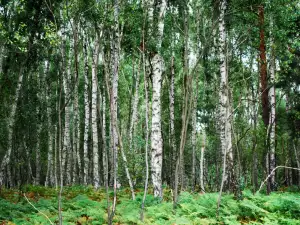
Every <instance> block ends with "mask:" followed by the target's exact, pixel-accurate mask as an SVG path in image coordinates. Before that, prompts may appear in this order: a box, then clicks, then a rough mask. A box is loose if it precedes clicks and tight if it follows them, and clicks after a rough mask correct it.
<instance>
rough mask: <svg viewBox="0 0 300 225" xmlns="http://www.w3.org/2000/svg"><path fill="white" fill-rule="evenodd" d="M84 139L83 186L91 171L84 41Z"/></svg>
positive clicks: (86, 66)
mask: <svg viewBox="0 0 300 225" xmlns="http://www.w3.org/2000/svg"><path fill="white" fill-rule="evenodd" d="M83 54H84V116H85V117H84V137H83V140H84V141H83V161H84V164H83V166H84V167H83V184H84V185H87V184H88V171H89V154H88V149H89V146H88V139H89V128H90V102H89V75H88V72H89V65H88V52H87V40H86V39H85V41H84V48H83Z"/></svg>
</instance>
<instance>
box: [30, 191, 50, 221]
mask: <svg viewBox="0 0 300 225" xmlns="http://www.w3.org/2000/svg"><path fill="white" fill-rule="evenodd" d="M24 197H25V199H26V201H27V202H28V203H29V204H30V205H31V206H32V207H33V208H34V209H35V210H36V211H38V212H39V213H41V214H42V215H43V216H44V217H46V218H47V219H48V220H49V223H50V224H52V225H54V223H52V221H51V220H50V219H49V217H48V216H47V215H46V214H45V213H43V212H42V211H40V210H38V209H37V208H36V207H35V206H34V205H33V204H32V203H31V202H30V201H29V200H28V198H27V197H26V194H25V193H24Z"/></svg>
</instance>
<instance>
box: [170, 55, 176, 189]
mask: <svg viewBox="0 0 300 225" xmlns="http://www.w3.org/2000/svg"><path fill="white" fill-rule="evenodd" d="M173 54H174V52H173ZM174 99H175V69H174V55H172V58H171V77H170V92H169V101H170V103H169V110H170V143H171V148H172V149H171V156H172V158H171V165H170V168H171V173H172V175H171V177H174V176H173V173H174V172H173V171H174V170H175V167H174V163H176V157H177V154H176V153H177V148H176V139H175V126H174V120H175V115H174V111H175V110H174V102H175V100H174ZM172 186H173V187H174V182H172Z"/></svg>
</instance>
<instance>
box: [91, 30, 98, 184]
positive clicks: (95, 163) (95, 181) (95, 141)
mask: <svg viewBox="0 0 300 225" xmlns="http://www.w3.org/2000/svg"><path fill="white" fill-rule="evenodd" d="M98 35H99V34H98ZM98 35H97V37H96V39H95V41H94V49H93V61H92V133H93V135H92V136H93V185H94V188H95V189H98V188H99V186H100V184H99V182H100V177H99V152H98V126H97V102H98V101H97V96H98V94H97V91H98V83H97V82H98V79H97V67H98V59H99V44H100V43H99V38H100V37H99V36H98Z"/></svg>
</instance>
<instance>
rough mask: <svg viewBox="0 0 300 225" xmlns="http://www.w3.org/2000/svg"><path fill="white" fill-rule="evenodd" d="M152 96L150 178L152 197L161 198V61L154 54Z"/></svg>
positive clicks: (160, 58)
mask: <svg viewBox="0 0 300 225" xmlns="http://www.w3.org/2000/svg"><path fill="white" fill-rule="evenodd" d="M151 63H152V67H153V78H152V79H153V94H152V126H151V129H152V132H151V176H152V182H153V188H154V196H155V197H160V198H161V197H162V179H161V172H162V154H163V142H162V133H161V132H162V131H161V100H160V96H161V82H162V77H161V76H162V70H163V68H162V67H163V59H162V57H161V56H160V55H158V54H156V55H155V56H154V57H153V59H152V62H151Z"/></svg>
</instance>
